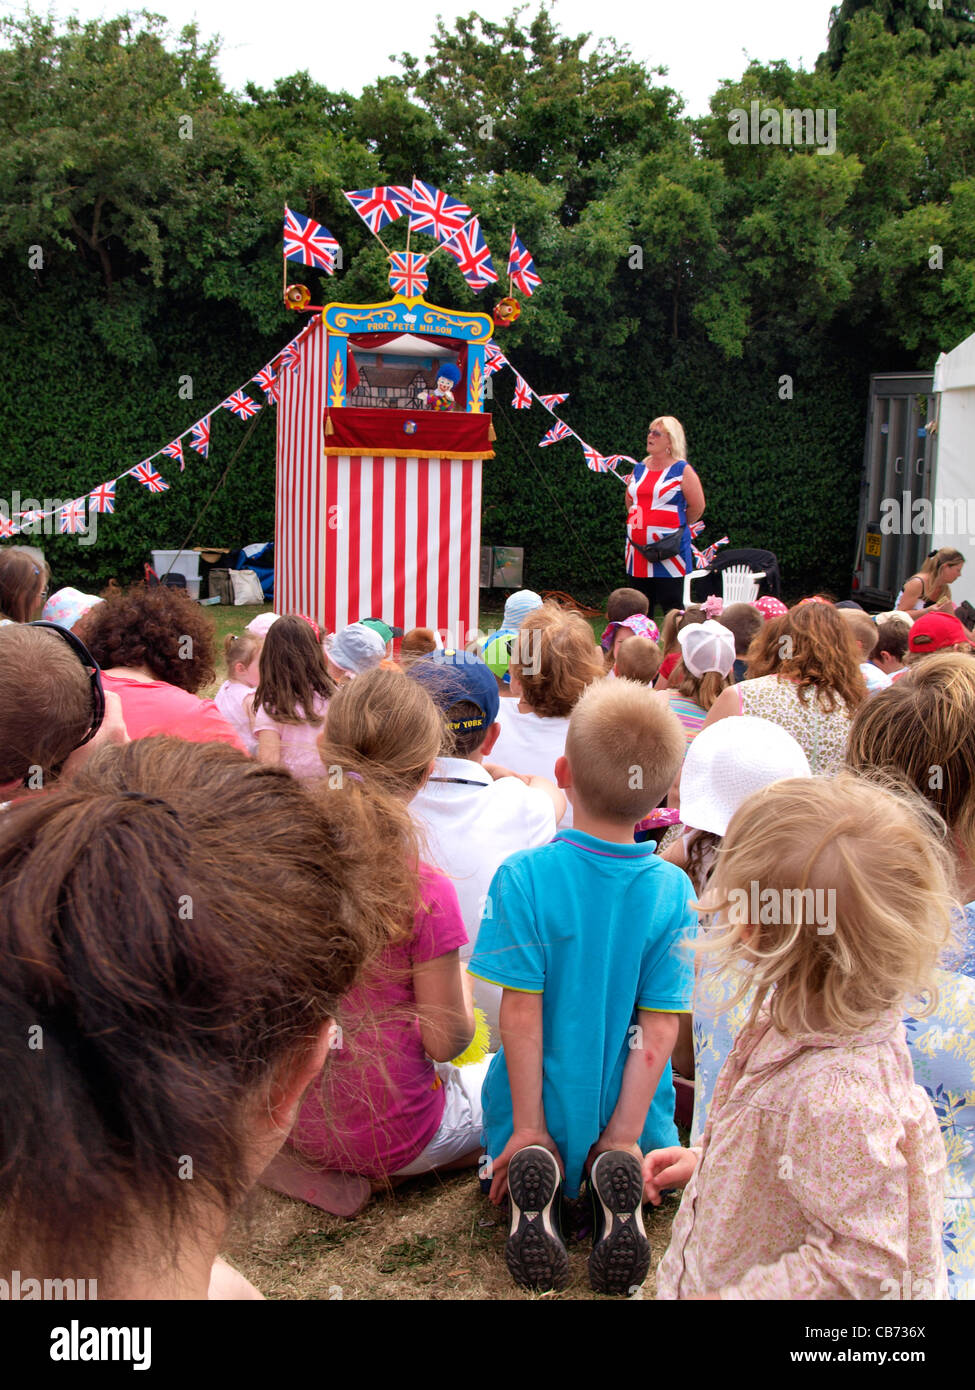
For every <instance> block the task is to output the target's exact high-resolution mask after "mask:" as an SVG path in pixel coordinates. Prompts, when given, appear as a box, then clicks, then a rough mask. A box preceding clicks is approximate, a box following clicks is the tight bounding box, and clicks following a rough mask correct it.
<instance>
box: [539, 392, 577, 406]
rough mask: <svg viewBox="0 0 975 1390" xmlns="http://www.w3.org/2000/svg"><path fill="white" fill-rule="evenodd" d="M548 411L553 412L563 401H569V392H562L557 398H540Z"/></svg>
mask: <svg viewBox="0 0 975 1390" xmlns="http://www.w3.org/2000/svg"><path fill="white" fill-rule="evenodd" d="M538 399H539V400H540V401H541V403H542V405H543V406H544V407H545V409H546V410H553V409H554V408H555V406H557V405H561V404H562V402H563V401H567V400H568V399H569V393H568V391H560V392H559V394H558V395H557V396H539V398H538Z"/></svg>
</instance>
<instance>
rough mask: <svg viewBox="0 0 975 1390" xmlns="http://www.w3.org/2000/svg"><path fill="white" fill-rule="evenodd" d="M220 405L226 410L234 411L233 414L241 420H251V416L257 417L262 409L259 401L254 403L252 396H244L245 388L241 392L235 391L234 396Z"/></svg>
mask: <svg viewBox="0 0 975 1390" xmlns="http://www.w3.org/2000/svg"><path fill="white" fill-rule="evenodd" d="M220 404H221V405H222V406H223V407H224V409H225V410H229V411H232V412H233V414H234V415H236V416H238V418H239V419H241V420H249V419H250V418H251V416H252V415H256V414H257V412H258V411H259V410H260V408H261V407H260V406H259V405H258V404H257V401H252V400H251V398H250V396H245V395H244V391H243V388H241V389H240V390H239V391H235V392H234V394H233V395H232V396H228V397H227V399H226V400H225V401H221V402H220Z"/></svg>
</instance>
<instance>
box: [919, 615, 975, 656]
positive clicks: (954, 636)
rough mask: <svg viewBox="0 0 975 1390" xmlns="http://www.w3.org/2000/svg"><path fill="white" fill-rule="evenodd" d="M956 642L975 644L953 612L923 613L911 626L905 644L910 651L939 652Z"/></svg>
mask: <svg viewBox="0 0 975 1390" xmlns="http://www.w3.org/2000/svg"><path fill="white" fill-rule="evenodd" d="M956 642H968V643H970V644H971V645H972V646H975V643H973V642H972V639H971V637H970V636H969V635H968V632H967V630H966V629H965V628H964V627H963V625H962V622H961V619H960V618H956V617H955V615H954V613H925V614H924V616H923V617H921V618H918V620H917V622H916V623H915V624H914V625H913V627H912V628H911V635H910V637H909V638H908V643H907V645H908V647H909V648H910V650H911V651H912V652H940V651H944V649H945V647H953V646H954V645H955V643H956Z"/></svg>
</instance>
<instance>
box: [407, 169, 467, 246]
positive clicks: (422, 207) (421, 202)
mask: <svg viewBox="0 0 975 1390" xmlns="http://www.w3.org/2000/svg"><path fill="white" fill-rule="evenodd" d="M410 200H411V203H412V208H411V211H410V231H411V232H426V233H427V235H428V236H432V237H436V239H437V241H443V240H444V238H445V237H449V236H453V234H454V232H459V231H460V229H461V228H462V227H463V225H464V223H465V222H466V221H467V219H468V218H469V217H470V215H471V210H470V208H469V207H468V206H467V204H466V203H462V202H461V201H460V199H459V198H450V197H448V195H447V194H446V193H443V192H441V190H440V189H439V188H434V186H433V184H432V183H423V182H422V181H421V180H420V179H414V180H413V188H412V190H411V196H410Z"/></svg>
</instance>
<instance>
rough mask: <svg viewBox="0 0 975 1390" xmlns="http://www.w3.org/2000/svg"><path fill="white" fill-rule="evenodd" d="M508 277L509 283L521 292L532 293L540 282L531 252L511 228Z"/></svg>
mask: <svg viewBox="0 0 975 1390" xmlns="http://www.w3.org/2000/svg"><path fill="white" fill-rule="evenodd" d="M508 278H509V279H510V280H511V283H512V284H513V285H514V286H515V287H516V288H517V289H519V290H521V292H522V294H527V295H529V296H531V295H533V294H534V293H535V291H536V290H537V289H538V287H539V285H540V284H541V283H542V280H541V276H539V275H536V273H535V262H534V261H533V260H532V258H531V253H530V252H529V251H526V250H525V247H524V246H523V244H522V243H521V241H519V239H518V237H517V236H516V235H515V229H514V227H512V229H511V252H510V254H509V256H508Z"/></svg>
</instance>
